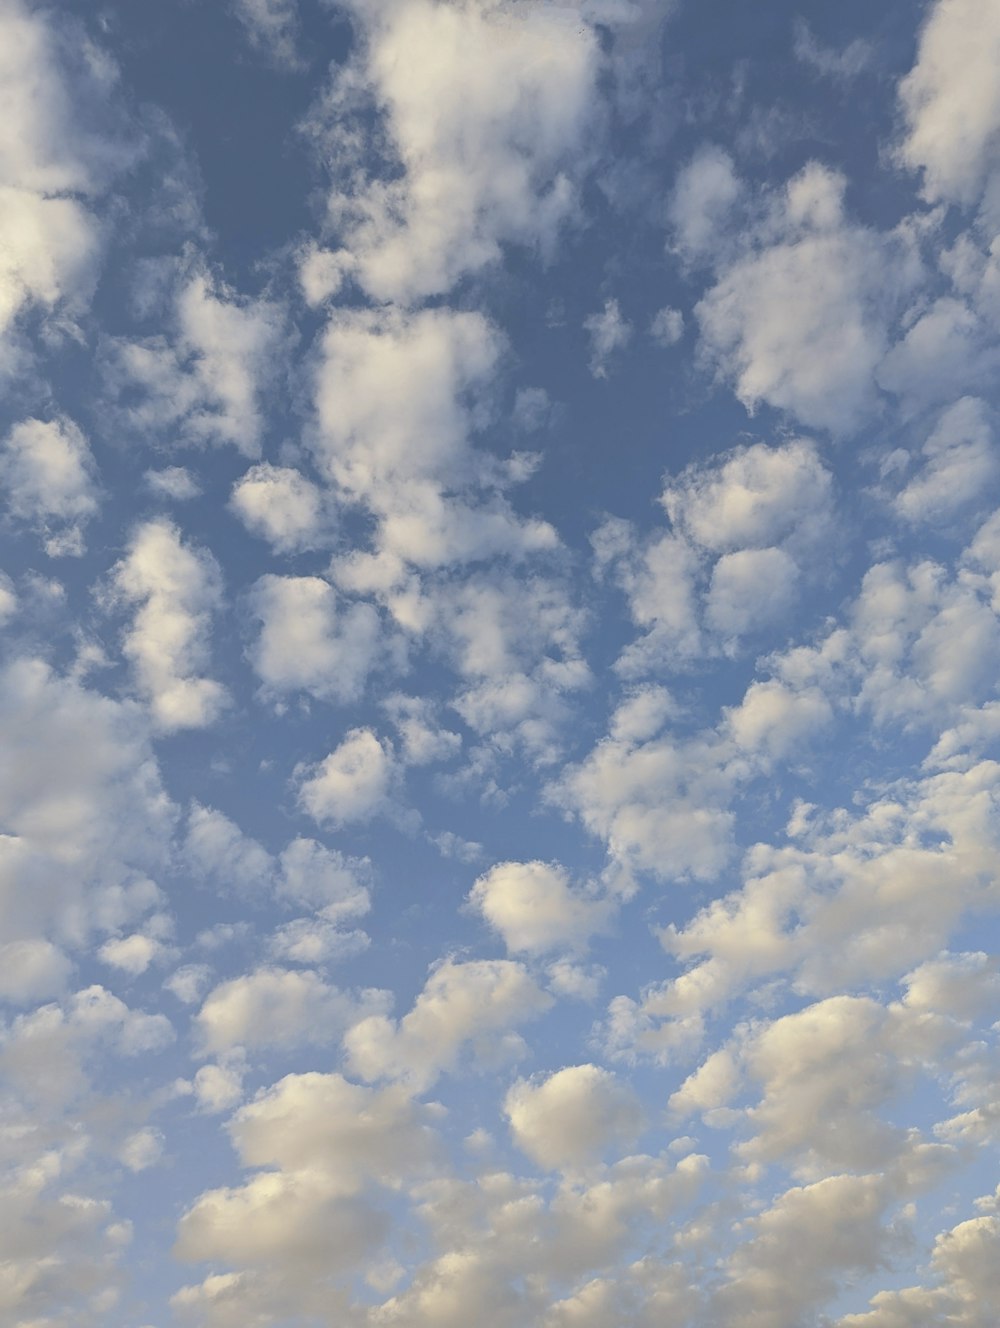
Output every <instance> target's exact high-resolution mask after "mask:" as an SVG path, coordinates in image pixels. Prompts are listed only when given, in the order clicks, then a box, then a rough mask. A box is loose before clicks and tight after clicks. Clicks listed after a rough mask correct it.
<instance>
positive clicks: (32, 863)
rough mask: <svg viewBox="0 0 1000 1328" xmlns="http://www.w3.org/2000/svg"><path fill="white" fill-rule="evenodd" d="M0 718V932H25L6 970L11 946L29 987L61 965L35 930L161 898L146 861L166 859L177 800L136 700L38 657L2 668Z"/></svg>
mask: <svg viewBox="0 0 1000 1328" xmlns="http://www.w3.org/2000/svg"><path fill="white" fill-rule="evenodd" d="M0 730H2V733H3V741H2V742H0V809H2V817H3V825H4V832H5V833H4V836H3V838H2V839H0V875H2V877H3V880H4V890H3V892H2V893H3V898H4V899H5V900H6V901H7V904H6V906H5V907H4V908H3V909H2V910H0V935H2V938H3V940H5V941H18V942H30V943H32V947H33V948H31V949H29V950H28V951H24V950H22V951H17V952H15V953H13V954H11V956H10V957H11V960H12V963H13V968H12V969H9V970H8V973H9V974H10V976H11V977H12V976H13V974H14V973H15V972H17V970H18V966H19V964H18V962H14V961H16V960H17V956H18V955H20V966H21V972H22V976H23V977H24V978H25V980H26V982H27V987H26V994H27V992H30V991H31V990H33V989H35V985H36V983H37V982H39V981H41V979H42V973H43V972H49V973H50V974H51V975H53V976H55V974H56V973H57V972H58V970H59V968H60V966H61V961H60V960H59V959H58V957H57V956H56V955H54V954H52V953H51V952H49V951H48V950H46V949H44V948H43V949H41V950H39V949H38V948H35V943H36V942H37V941H38V939H39V938H40V937H44V936H51V938H52V939H53V940H61V941H63V942H64V943H69V944H74V945H76V944H81V943H83V942H84V941H85V939H86V938H87V936H88V935H89V934H90V933H91V932H92V931H94V930H95V929H96V930H105V931H112V930H115V929H117V928H119V927H123V926H126V925H127V924H128V923H129V922H130V921H133V920H135V919H137V918H140V917H141V916H142V915H143V914H144V913H146V912H147V911H148V910H150V909H151V908H153V907H155V906H156V905H157V904H158V903H159V901H160V892H159V890H158V888H157V887H156V885H155V884H154V883H153V881H152V880H151V879H150V876H149V873H150V872H153V873H157V872H158V871H159V870H161V869H162V868H164V866H165V864H166V860H167V854H168V844H169V839H170V835H171V831H172V829H173V819H174V809H173V807H172V805H171V803H170V801H169V799H168V798H167V796H166V794H165V792H164V790H163V787H162V784H161V782H160V775H159V771H158V768H157V765H156V761H155V759H154V757H153V753H152V750H151V747H150V744H149V735H148V732H147V728H146V725H145V723H144V720H143V716H142V714H141V712H140V710H139V708H138V707H137V706H135V705H134V704H132V703H129V702H116V701H113V700H109V699H107V698H105V697H103V696H100V695H98V694H97V693H95V692H92V691H90V690H89V689H87V688H85V687H83V686H81V685H80V684H79V683H78V682H76V681H74V680H72V679H67V678H61V677H59V676H58V675H57V674H55V673H53V672H52V671H51V670H50V669H49V668H48V667H47V666H46V665H45V664H43V663H42V662H41V661H40V660H31V659H24V660H20V661H16V662H14V663H12V664H10V665H8V666H7V668H6V669H5V670H4V671H3V672H2V674H0ZM39 966H40V967H39ZM43 985H44V984H43ZM10 994H11V995H13V994H14V993H13V992H10ZM39 994H43V993H39Z"/></svg>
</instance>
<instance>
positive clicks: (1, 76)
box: [0, 0, 134, 372]
mask: <svg viewBox="0 0 1000 1328" xmlns="http://www.w3.org/2000/svg"><path fill="white" fill-rule="evenodd" d="M116 74H117V71H116V69H115V67H114V65H113V63H112V62H111V61H110V60H109V59H108V57H107V56H106V55H105V54H104V53H103V52H101V51H99V50H98V49H97V48H96V47H95V46H94V44H93V43H92V42H91V41H90V39H89V37H88V36H87V35H86V34H85V32H84V31H83V29H82V28H80V27H78V26H77V24H76V23H75V22H74V21H73V20H72V18H71V17H69V16H67V15H63V14H60V15H55V14H51V13H47V12H45V11H40V10H37V9H34V10H33V9H31V8H29V7H27V6H25V5H22V4H20V3H18V0H6V3H5V4H4V5H3V7H2V10H0V85H2V87H3V94H2V101H0V217H2V223H0V335H3V337H4V343H5V344H4V346H3V350H2V353H0V372H10V371H11V370H12V369H13V368H14V367H15V366H16V364H17V361H18V348H17V345H16V341H15V339H14V333H15V330H16V320H17V319H18V317H19V315H20V314H21V313H22V311H24V310H26V309H27V308H28V307H30V306H32V305H34V306H36V307H40V308H41V309H42V310H43V311H44V312H45V313H47V314H48V315H54V317H52V318H51V322H50V327H51V328H52V329H53V330H55V329H56V328H57V327H59V326H60V325H61V326H62V328H63V330H64V331H70V330H72V328H73V319H74V318H76V317H77V316H78V315H79V314H81V313H82V312H83V311H84V308H85V305H86V302H87V300H88V299H89V296H90V294H91V292H92V290H93V286H94V282H95V279H96V275H97V266H98V260H99V256H100V251H101V248H102V242H103V238H104V237H103V234H102V231H103V227H102V226H101V224H100V223H99V222H98V220H97V218H96V217H95V215H94V213H93V212H92V211H91V210H90V207H89V206H88V200H89V199H92V198H94V197H96V196H97V195H99V194H101V193H102V192H103V191H104V190H105V189H106V188H107V186H108V185H109V184H110V182H111V179H112V177H113V175H114V174H115V173H116V172H117V171H118V170H120V169H121V168H123V167H124V166H125V165H126V164H128V162H129V161H130V159H131V158H132V156H133V155H134V148H133V147H132V146H131V145H129V144H128V143H127V141H126V139H125V137H124V135H123V134H122V133H121V125H120V123H119V122H118V121H117V120H116V118H115V115H114V113H113V111H112V109H111V100H112V93H113V87H114V83H115V78H116Z"/></svg>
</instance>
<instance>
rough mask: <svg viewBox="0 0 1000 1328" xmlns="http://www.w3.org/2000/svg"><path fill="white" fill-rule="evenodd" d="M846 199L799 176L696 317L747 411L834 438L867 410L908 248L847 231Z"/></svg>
mask: <svg viewBox="0 0 1000 1328" xmlns="http://www.w3.org/2000/svg"><path fill="white" fill-rule="evenodd" d="M845 188H846V181H845V180H844V178H843V177H842V176H839V175H835V174H833V173H832V172H831V171H829V170H827V169H826V168H825V167H822V166H819V165H817V164H815V163H813V164H811V165H809V166H807V167H806V168H805V170H804V171H802V172H801V173H800V174H799V175H797V176H796V177H795V178H794V179H793V180H791V181H790V182H789V184H788V185H787V187H786V189H785V191H784V194H783V196H781V197H779V198H777V199H776V200H775V203H774V215H773V218H772V222H771V225H770V227H768V228H765V230H764V232H763V233H762V235H761V236H760V238H759V239H758V240H757V241H756V243H753V242H751V243H750V244H749V245H747V246H746V247H745V248H741V249H740V250H738V251H737V252H736V253H735V254H734V255H733V256H732V257H730V258H725V259H724V261H723V263H722V265H721V267H720V270H719V279H718V281H717V282H716V284H715V285H714V286H712V287H711V289H710V290H709V291H708V293H707V294H706V295H705V296H704V298H703V299H702V300H701V301H700V303H699V304H698V306H697V308H696V310H695V313H696V316H697V318H698V323H699V326H700V328H701V335H702V350H703V353H704V355H705V357H706V359H707V360H708V362H709V363H711V364H713V365H714V366H715V367H716V369H717V370H718V372H719V373H720V374H722V375H723V376H724V377H725V378H726V379H727V380H729V381H731V382H732V383H733V386H734V388H735V391H736V395H737V396H738V397H739V399H740V401H741V402H742V403H743V405H744V406H745V407H746V408H747V410H748V411H751V412H752V411H754V410H755V409H756V408H757V407H758V406H759V405H761V404H762V403H764V402H766V403H767V404H769V405H771V406H774V407H777V408H778V409H780V410H785V411H788V412H789V413H790V414H792V415H793V416H794V417H796V418H797V419H799V420H801V421H802V422H803V423H804V424H806V425H808V426H811V427H814V428H821V429H829V430H831V431H832V432H834V433H850V432H852V431H853V430H854V429H855V428H857V427H858V425H860V424H861V422H862V421H863V420H864V419H865V418H866V417H867V416H868V415H869V414H870V413H871V411H872V410H873V409H874V407H875V403H876V399H877V391H876V385H875V372H876V369H877V368H878V365H879V363H880V361H881V360H882V358H883V356H884V355H885V353H886V350H887V349H888V339H887V338H888V324H889V321H890V319H891V317H892V315H893V312H894V310H895V308H896V307H897V305H898V303H899V301H900V299H901V297H902V295H903V294H904V293H905V291H906V290H907V288H908V286H909V284H910V282H911V281H912V278H913V270H912V260H911V259H910V257H909V255H908V248H907V244H906V242H905V239H904V238H902V237H894V236H888V237H885V236H879V235H877V234H876V233H875V232H874V231H870V230H867V229H865V228H864V227H861V226H858V225H856V224H854V223H852V222H851V221H849V220H848V218H847V217H846V215H845V212H844V206H843V195H844V190H845Z"/></svg>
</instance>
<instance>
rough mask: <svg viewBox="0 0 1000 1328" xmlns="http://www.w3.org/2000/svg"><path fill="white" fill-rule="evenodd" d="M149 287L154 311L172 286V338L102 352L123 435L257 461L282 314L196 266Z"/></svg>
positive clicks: (157, 274)
mask: <svg viewBox="0 0 1000 1328" xmlns="http://www.w3.org/2000/svg"><path fill="white" fill-rule="evenodd" d="M147 284H148V286H149V288H150V289H149V292H148V298H149V299H150V300H151V301H152V303H153V305H154V307H156V306H157V305H158V304H159V303H160V302H161V301H163V296H162V294H161V290H162V287H163V286H169V285H173V289H172V291H171V293H170V294H169V296H168V297H167V298H166V300H165V306H166V319H167V322H168V324H169V325H170V326H171V329H172V332H171V335H170V336H169V337H167V336H164V335H162V334H158V335H156V336H153V337H147V338H144V339H141V340H127V339H124V338H119V339H116V340H111V341H108V342H107V343H106V344H105V348H104V370H105V379H106V385H107V388H108V391H109V393H110V395H111V397H112V399H114V400H115V401H116V402H117V405H116V410H117V413H118V415H119V417H120V419H121V422H122V424H123V426H124V427H127V428H128V429H129V430H130V431H132V432H136V433H139V434H141V435H143V436H146V437H149V438H152V439H154V440H156V441H160V442H163V443H167V444H169V445H173V446H176V445H177V444H178V443H180V444H186V445H188V446H204V445H206V444H217V445H223V444H231V445H232V446H233V447H235V448H237V449H238V450H239V451H240V452H242V453H243V454H244V455H245V456H249V457H254V456H257V455H258V454H259V452H260V440H261V435H262V431H263V427H264V417H263V413H262V408H261V402H260V397H261V396H262V394H264V393H266V392H267V391H268V389H269V388H270V387H271V386H272V385H273V384H274V382H275V379H276V372H277V369H278V366H279V365H280V361H281V353H282V347H283V344H284V339H285V328H284V313H283V311H282V310H281V308H280V307H279V306H277V305H275V304H271V303H268V302H267V301H266V300H257V301H253V300H247V299H241V298H240V297H239V296H238V295H237V294H236V292H235V291H233V290H232V289H231V288H230V287H228V286H227V285H226V284H225V283H224V282H222V281H221V280H219V279H217V278H216V277H214V276H213V275H212V274H211V273H210V272H209V271H208V270H207V268H205V267H204V266H203V265H200V264H198V263H192V264H191V265H190V270H184V269H183V268H182V269H181V270H180V271H179V272H177V273H175V272H174V271H172V270H170V269H169V268H168V269H165V270H164V271H162V272H161V271H160V270H158V269H154V270H153V271H152V272H151V273H150V274H149V277H148V282H147ZM143 294H144V295H147V292H145V291H144V292H143ZM136 397H138V400H137V401H134V399H135V398H136ZM133 401H134V404H131V403H132V402H133Z"/></svg>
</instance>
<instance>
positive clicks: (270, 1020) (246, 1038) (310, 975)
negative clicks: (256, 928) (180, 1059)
mask: <svg viewBox="0 0 1000 1328" xmlns="http://www.w3.org/2000/svg"><path fill="white" fill-rule="evenodd" d="M384 1005H385V1001H384V1000H383V998H382V994H381V993H378V992H368V993H365V994H364V995H363V996H362V998H361V999H360V1001H359V1000H355V999H354V998H353V997H352V996H349V995H347V994H346V993H345V992H342V991H340V990H339V989H338V988H337V987H331V986H329V985H328V984H327V983H326V982H324V981H323V979H322V978H321V977H320V976H319V974H317V973H314V972H311V971H310V970H308V969H306V970H302V971H298V970H293V969H283V968H259V969H257V970H256V971H255V972H253V973H246V974H244V975H243V976H242V977H238V978H232V979H230V980H229V981H228V982H222V983H220V984H219V986H217V987H214V988H213V989H212V991H210V992H209V993H208V995H207V996H206V998H205V1001H204V1003H203V1004H202V1007H201V1009H200V1010H199V1011H198V1014H197V1015H196V1016H195V1020H194V1023H195V1028H196V1030H197V1034H198V1038H199V1044H200V1048H201V1050H202V1051H203V1052H204V1053H206V1054H211V1053H217V1052H226V1051H229V1050H230V1049H232V1048H233V1047H246V1048H249V1049H254V1048H265V1047H301V1046H303V1045H309V1044H313V1045H320V1046H322V1045H328V1044H329V1043H331V1042H335V1041H336V1040H337V1038H338V1037H339V1036H340V1035H341V1033H342V1032H343V1030H344V1028H345V1027H346V1026H348V1025H350V1024H352V1023H353V1022H355V1021H356V1020H357V1019H358V1018H359V1016H362V1017H363V1016H365V1015H366V1014H368V1013H369V1012H371V1011H375V1010H378V1009H380V1008H382V1007H384ZM371 1017H372V1018H376V1017H379V1016H376V1015H374V1014H372V1016H371Z"/></svg>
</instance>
